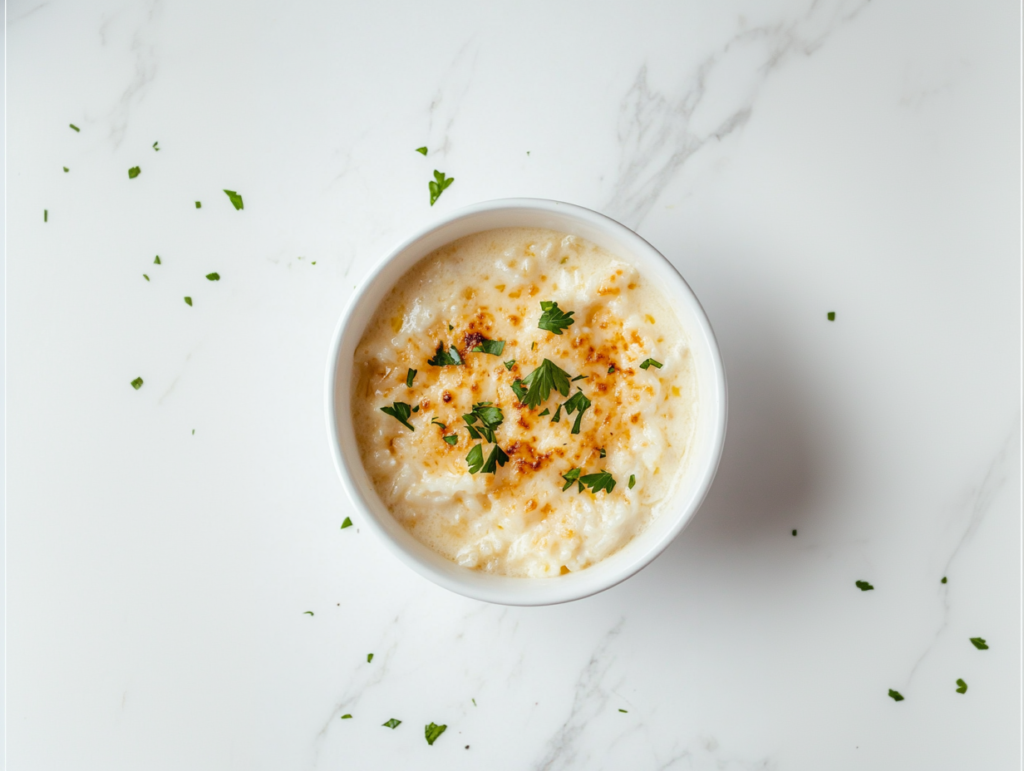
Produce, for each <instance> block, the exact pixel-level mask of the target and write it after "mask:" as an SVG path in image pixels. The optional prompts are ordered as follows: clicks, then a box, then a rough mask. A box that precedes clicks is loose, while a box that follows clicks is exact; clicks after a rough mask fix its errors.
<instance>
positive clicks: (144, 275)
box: [142, 273, 149, 281]
mask: <svg viewBox="0 0 1024 771" xmlns="http://www.w3.org/2000/svg"><path fill="white" fill-rule="evenodd" d="M142 277H143V278H144V279H146V281H149V276H147V275H146V274H145V273H143V274H142Z"/></svg>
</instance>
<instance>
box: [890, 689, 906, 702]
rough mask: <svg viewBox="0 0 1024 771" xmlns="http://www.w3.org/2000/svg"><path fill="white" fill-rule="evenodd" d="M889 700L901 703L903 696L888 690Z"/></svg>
mask: <svg viewBox="0 0 1024 771" xmlns="http://www.w3.org/2000/svg"><path fill="white" fill-rule="evenodd" d="M889 698H890V699H892V700H893V701H903V695H902V694H901V693H900V692H899V691H894V690H893V689H892V688H890V689H889Z"/></svg>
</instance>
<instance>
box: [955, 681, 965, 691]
mask: <svg viewBox="0 0 1024 771" xmlns="http://www.w3.org/2000/svg"><path fill="white" fill-rule="evenodd" d="M956 684H957V686H958V687H957V689H956V692H957V693H967V683H965V682H964V681H963V679H962V678H957V681H956Z"/></svg>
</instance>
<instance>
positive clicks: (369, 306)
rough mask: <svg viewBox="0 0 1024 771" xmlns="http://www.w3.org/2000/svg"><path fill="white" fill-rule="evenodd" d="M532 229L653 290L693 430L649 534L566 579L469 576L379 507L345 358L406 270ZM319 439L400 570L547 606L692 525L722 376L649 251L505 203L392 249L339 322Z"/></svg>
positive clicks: (600, 227) (601, 220) (696, 312)
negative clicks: (479, 239)
mask: <svg viewBox="0 0 1024 771" xmlns="http://www.w3.org/2000/svg"><path fill="white" fill-rule="evenodd" d="M507 227H539V228H549V229H551V230H556V231H560V232H563V233H569V234H572V235H576V236H579V237H581V238H585V239H586V240H588V241H591V242H593V243H595V244H597V245H598V246H600V247H602V248H604V249H606V250H607V251H609V252H610V253H611V254H613V255H615V256H617V257H619V258H621V259H623V260H624V261H626V262H630V263H632V264H633V265H635V266H636V267H637V269H638V270H639V271H640V272H641V273H642V274H643V275H644V276H645V277H646V278H647V279H648V280H650V281H651V282H653V284H654V285H655V286H657V287H658V288H659V289H660V290H661V292H662V293H663V294H664V295H665V297H666V298H667V299H668V300H669V302H670V303H671V305H672V306H673V308H674V309H675V311H676V314H677V315H678V317H679V321H680V323H681V324H682V326H683V329H684V330H685V331H686V333H687V335H688V336H689V344H690V351H691V355H692V356H693V357H694V369H695V371H696V374H697V395H698V408H697V416H698V417H697V424H696V427H695V431H694V436H693V440H692V445H691V448H690V460H689V462H688V463H686V464H684V468H683V470H682V474H683V477H682V479H680V480H679V483H678V484H677V487H676V492H675V499H674V500H673V501H671V502H669V503H667V504H663V505H662V508H661V511H660V512H659V513H658V515H657V516H656V517H654V518H653V519H652V521H651V522H650V524H649V525H648V526H647V528H646V529H645V530H644V531H643V532H641V533H640V534H639V535H637V536H636V537H635V538H633V540H632V541H630V542H629V543H628V544H627V545H626V546H624V547H623V548H622V549H620V550H619V551H618V552H616V553H615V554H613V555H611V556H610V557H607V558H606V559H604V560H602V561H601V562H598V563H597V564H595V565H592V566H591V567H589V568H587V569H586V570H581V571H579V572H575V573H570V574H568V575H564V576H558V577H551V578H512V577H509V576H498V575H491V574H489V573H484V572H481V571H476V570H470V569H468V568H464V567H461V566H459V565H457V564H455V563H454V562H451V561H449V560H447V559H445V558H444V557H442V556H441V555H440V554H437V553H436V552H434V551H432V550H431V549H429V548H428V547H426V546H424V545H423V544H421V543H420V542H419V541H417V540H416V539H415V538H413V537H412V535H410V534H409V533H408V532H407V531H406V530H405V528H403V527H402V526H401V524H399V523H398V522H397V521H396V520H395V519H394V518H393V517H392V516H391V514H390V512H389V511H388V509H387V507H386V506H385V505H384V504H383V503H382V502H381V500H380V498H378V496H377V493H376V491H375V490H374V487H373V483H372V482H371V481H370V478H369V476H368V475H367V474H366V471H365V470H364V469H363V464H362V461H361V459H360V457H359V448H358V446H357V443H356V436H355V431H354V429H353V427H352V421H351V419H350V415H351V411H350V406H349V399H350V395H351V390H352V378H351V375H352V357H353V353H354V351H355V348H356V346H357V345H358V343H359V340H360V339H361V338H362V336H363V332H364V331H365V329H366V325H367V323H368V322H369V321H370V318H371V317H372V316H373V313H374V311H375V310H376V309H377V306H378V305H379V304H380V302H381V301H382V300H383V299H384V297H385V296H386V295H387V293H388V291H389V290H390V289H391V288H392V286H394V284H395V283H396V282H397V281H398V280H399V278H401V277H402V275H403V274H404V273H405V272H406V271H407V270H409V269H410V268H411V267H412V266H413V265H415V264H416V263H417V262H419V261H420V260H421V259H423V258H424V257H426V256H427V255H428V254H430V253H431V252H432V251H434V250H435V249H437V248H438V247H441V246H443V245H445V244H447V243H450V242H452V241H455V240H456V239H459V238H462V237H463V236H468V235H470V234H472V233H478V232H480V231H483V230H491V229H494V228H507ZM326 397H327V430H328V433H329V439H330V445H331V452H332V453H333V455H334V463H335V466H336V467H337V469H338V474H339V475H340V476H341V481H342V484H343V485H344V487H345V490H346V491H347V492H348V495H349V497H350V498H351V499H352V503H353V505H354V506H355V508H356V510H357V511H358V513H359V515H360V517H359V518H360V520H361V524H365V525H366V526H367V527H368V528H369V529H370V530H372V531H373V532H374V533H376V535H377V536H378V537H379V538H381V540H382V541H383V542H384V544H385V545H386V546H387V547H388V548H389V549H390V550H391V552H392V554H394V555H395V556H396V557H397V558H398V559H399V561H400V562H403V563H404V564H405V565H407V566H408V567H410V568H412V569H413V570H415V571H416V572H418V573H419V574H420V575H422V576H424V577H425V578H428V579H430V580H431V581H433V582H434V583H436V584H438V585H440V586H443V587H444V588H446V589H450V590H451V591H453V592H457V593H459V594H462V595H465V596H466V597H472V598H474V599H477V600H484V601H486V602H494V603H500V604H503V605H553V604H555V603H559V602H569V601H570V600H578V599H580V598H582V597H587V596H589V595H592V594H596V593H597V592H601V591H604V590H605V589H608V588H610V587H612V586H615V585H616V584H618V583H620V582H621V581H625V580H626V579H627V578H629V577H630V576H632V575H635V574H636V573H637V572H638V571H640V570H641V569H642V568H644V567H646V566H647V565H648V564H650V563H651V561H652V560H653V559H654V558H655V557H657V556H658V555H659V554H661V552H662V551H664V550H665V548H666V547H667V546H668V545H669V543H671V542H672V539H673V538H675V537H676V536H677V535H679V533H680V532H681V531H682V529H683V528H684V527H685V526H686V524H687V523H688V522H689V521H690V520H691V519H692V518H693V515H694V514H695V513H696V511H697V509H698V508H700V505H701V503H702V502H703V501H704V497H705V496H706V495H707V492H708V490H709V489H710V487H711V483H712V481H713V480H714V477H715V472H716V471H717V469H718V461H719V459H720V458H721V455H722V447H723V444H724V442H725V427H726V414H727V393H726V384H725V371H724V370H723V368H722V359H721V355H720V354H719V351H718V344H717V342H716V341H715V335H714V333H713V332H712V330H711V324H710V322H709V321H708V318H707V316H706V315H705V314H704V309H703V308H702V307H701V305H700V302H698V300H697V297H696V296H695V295H694V294H693V291H692V290H691V289H690V287H689V285H688V284H687V283H686V281H684V280H683V277H682V276H680V275H679V273H678V272H677V271H676V269H675V268H674V267H673V266H672V264H671V263H670V262H669V261H668V260H667V259H665V257H664V256H663V255H662V254H661V253H660V252H659V251H658V250H657V249H655V248H654V247H653V246H651V245H650V244H649V243H647V242H646V241H644V240H643V239H642V238H641V237H640V236H638V235H637V234H636V233H634V232H633V231H632V230H630V229H629V228H627V227H626V226H624V225H621V224H619V223H618V222H616V221H615V220H613V219H610V218H608V217H605V216H604V215H603V214H598V213H597V212H595V211H591V210H590V209H584V208H583V207H580V206H574V205H572V204H568V203H562V202H560V201H548V200H543V199H535V198H511V199H504V200H498V201H486V202H484V203H479V204H475V205H473V206H469V207H467V208H465V209H461V210H460V211H456V212H454V213H453V214H450V215H448V216H446V217H443V218H442V219H440V220H439V221H437V222H436V223H434V224H433V225H431V226H430V227H428V228H426V229H425V230H422V231H421V232H419V233H416V234H415V235H413V236H412V237H411V238H409V239H408V240H406V241H404V242H403V243H401V244H399V245H398V246H397V247H396V248H395V249H394V250H393V251H392V252H391V253H390V254H389V255H388V256H387V257H385V258H384V259H383V260H382V261H381V262H380V264H379V265H377V266H376V268H374V270H373V271H372V272H371V273H370V274H369V276H367V277H366V279H365V280H364V281H363V284H362V286H360V287H359V288H358V289H357V290H356V292H355V294H354V295H353V297H352V299H351V300H350V302H349V304H348V307H347V308H346V309H345V312H344V313H343V314H342V316H341V320H340V321H339V322H338V327H337V330H336V331H335V333H334V338H333V340H332V342H331V349H330V355H329V357H328V363H327V391H326Z"/></svg>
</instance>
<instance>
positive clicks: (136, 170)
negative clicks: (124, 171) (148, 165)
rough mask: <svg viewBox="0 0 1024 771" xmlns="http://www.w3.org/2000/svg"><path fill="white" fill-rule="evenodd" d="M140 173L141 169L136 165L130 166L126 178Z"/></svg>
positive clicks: (132, 177) (134, 176)
mask: <svg viewBox="0 0 1024 771" xmlns="http://www.w3.org/2000/svg"><path fill="white" fill-rule="evenodd" d="M141 173H142V169H140V168H139V167H138V166H132V167H131V168H130V169H128V179H135V178H136V177H137V176H139V174H141Z"/></svg>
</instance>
